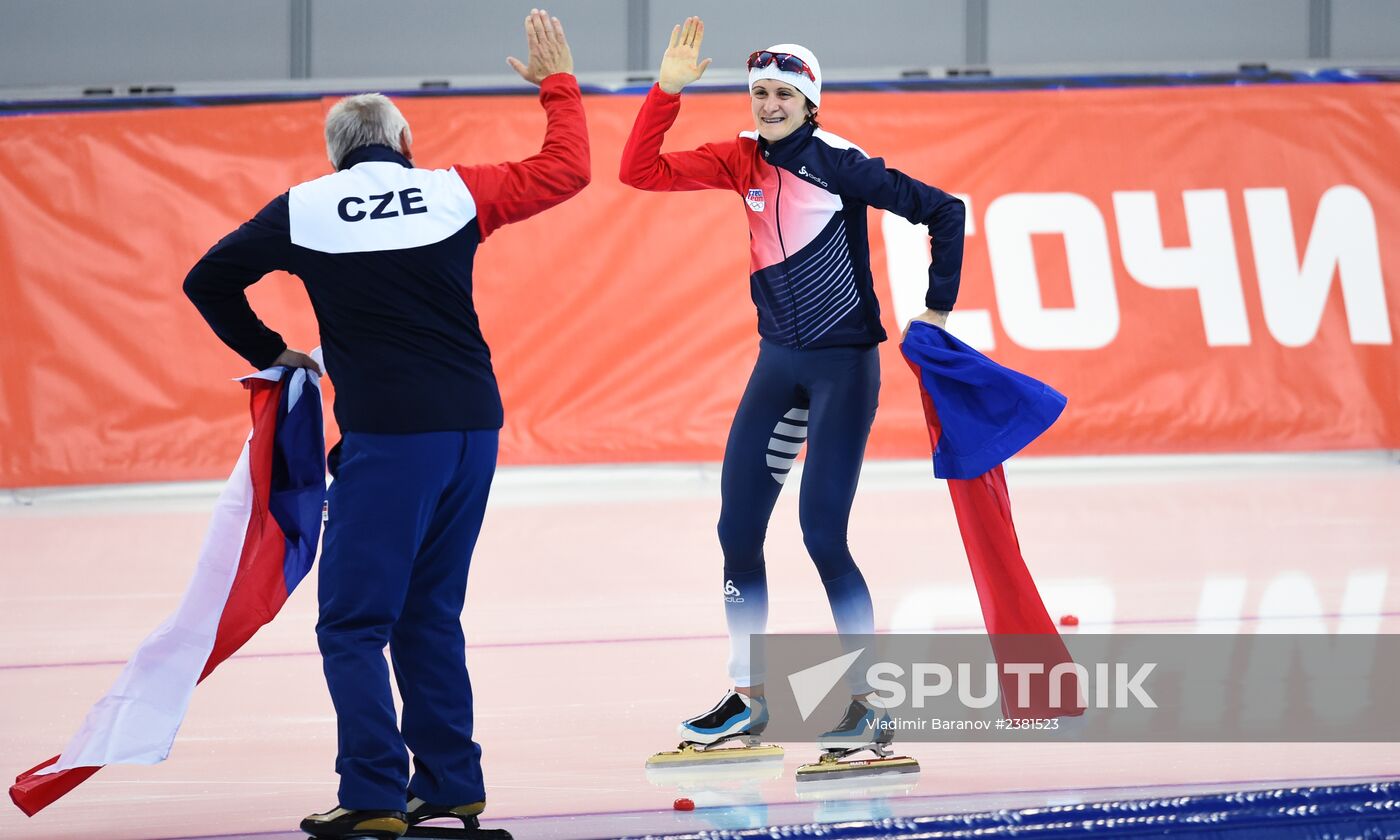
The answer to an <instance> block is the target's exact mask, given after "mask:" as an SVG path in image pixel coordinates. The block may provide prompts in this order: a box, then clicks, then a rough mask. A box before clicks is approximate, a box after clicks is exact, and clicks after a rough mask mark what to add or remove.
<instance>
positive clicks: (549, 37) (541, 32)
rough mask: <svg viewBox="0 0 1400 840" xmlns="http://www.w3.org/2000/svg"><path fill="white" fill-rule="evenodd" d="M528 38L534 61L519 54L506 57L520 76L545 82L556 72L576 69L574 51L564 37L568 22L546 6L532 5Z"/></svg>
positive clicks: (526, 23) (528, 20) (531, 80)
mask: <svg viewBox="0 0 1400 840" xmlns="http://www.w3.org/2000/svg"><path fill="white" fill-rule="evenodd" d="M525 41H526V43H528V44H529V46H530V63H529V64H525V63H523V62H521V60H520V59H518V58H516V57H515V56H510V57H509V58H507V59H506V63H507V64H509V65H510V68H511V69H512V70H514V71H515V72H517V73H519V74H520V78H522V79H524V80H525V81H527V82H529V83H530V84H532V85H537V84H539V83H540V82H543V81H544V80H545V79H546V78H548V77H549V76H553V75H554V74H555V73H573V72H574V54H573V52H571V51H570V50H569V42H568V41H567V40H566V39H565V38H564V24H562V23H560V22H559V18H557V17H556V18H552V17H550V16H549V12H546V11H544V10H543V9H531V10H530V14H528V15H526V16H525Z"/></svg>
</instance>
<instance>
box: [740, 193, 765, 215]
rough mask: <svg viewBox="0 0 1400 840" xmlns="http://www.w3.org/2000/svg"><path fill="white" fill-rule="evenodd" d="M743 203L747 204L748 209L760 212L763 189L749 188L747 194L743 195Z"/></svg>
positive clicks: (762, 205)
mask: <svg viewBox="0 0 1400 840" xmlns="http://www.w3.org/2000/svg"><path fill="white" fill-rule="evenodd" d="M744 203H745V204H747V205H749V209H750V210H752V211H754V212H755V213H762V212H763V208H764V203H763V190H749V194H748V195H746V196H744Z"/></svg>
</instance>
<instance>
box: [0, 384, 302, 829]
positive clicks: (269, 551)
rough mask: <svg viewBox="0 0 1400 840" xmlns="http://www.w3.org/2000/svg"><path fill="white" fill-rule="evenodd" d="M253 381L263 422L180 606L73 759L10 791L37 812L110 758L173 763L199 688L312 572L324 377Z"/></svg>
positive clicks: (116, 688)
mask: <svg viewBox="0 0 1400 840" xmlns="http://www.w3.org/2000/svg"><path fill="white" fill-rule="evenodd" d="M242 382H243V386H244V387H245V388H247V389H248V391H249V395H250V398H251V411H252V416H253V430H252V432H251V433H250V434H249V436H248V442H247V443H246V444H245V445H244V447H243V454H242V455H241V456H239V459H238V463H237V465H235V466H234V468H233V474H232V475H230V476H229V480H228V483H227V484H226V485H225V486H224V489H223V492H222V493H221V494H220V495H219V500H218V502H217V503H216V504H215V508H214V514H213V518H212V520H211V522H210V524H209V530H208V532H207V533H206V534H205V537H204V546H203V548H202V549H201V550H200V555H199V561H198V563H197V565H196V567H195V572H194V577H193V578H192V579H191V581H190V584H189V587H188V588H187V589H186V590H185V595H184V597H183V599H181V601H180V606H179V607H178V608H176V610H175V613H174V614H173V615H171V616H170V617H169V618H168V619H166V621H165V623H163V624H161V626H160V627H158V628H156V630H155V632H153V633H151V634H150V635H149V636H147V637H146V639H145V641H143V642H142V643H141V646H140V647H139V648H137V650H136V653H135V654H133V655H132V657H131V659H130V660H129V661H128V662H127V664H126V667H125V668H124V669H122V672H121V675H120V676H119V677H117V681H116V683H115V684H114V685H113V686H112V688H111V690H110V691H108V692H107V694H106V695H105V696H104V697H103V698H102V699H101V700H98V701H97V703H96V704H95V705H94V706H93V707H92V709H91V710H90V711H89V712H88V715H87V718H86V719H85V720H84V721H83V725H82V726H81V727H80V728H79V729H78V733H77V734H76V735H74V736H73V739H72V740H71V741H70V742H69V743H68V746H67V747H66V748H65V749H64V750H63V753H62V755H59V756H55V757H54V758H51V759H49V760H48V761H45V762H44V763H42V764H40V765H38V766H37V767H34V768H33V769H31V770H28V771H26V772H24V773H22V774H20V776H19V777H18V778H17V779H15V783H14V785H13V786H11V788H10V798H11V799H12V800H14V803H15V804H16V805H18V806H19V808H20V810H22V811H24V812H25V813H26V814H28V815H30V816H33V815H34V814H36V813H38V812H39V811H40V810H42V809H43V808H45V807H47V806H48V805H50V804H52V803H53V802H54V801H55V800H56V799H58V798H59V797H61V796H63V795H64V794H66V793H68V792H69V791H70V790H72V789H73V788H75V787H77V786H78V785H79V784H81V783H82V782H83V781H85V780H86V779H88V778H89V777H90V776H92V774H94V773H96V772H97V771H98V770H100V769H101V768H102V767H103V766H104V765H107V764H155V763H157V762H160V761H164V760H165V758H166V757H167V756H168V755H169V754H170V747H171V744H172V743H173V742H174V740H175V733H176V732H177V731H178V730H179V728H180V724H181V722H182V721H183V720H184V718H185V711H186V710H187V709H188V707H189V702H190V696H191V694H193V693H194V687H195V685H196V684H197V683H199V682H200V681H201V680H203V679H204V678H205V677H207V676H209V673H210V672H211V671H213V670H214V668H215V667H217V666H218V664H219V663H220V662H223V661H224V660H225V659H227V658H228V657H229V656H230V655H232V654H233V653H234V652H235V651H237V650H238V649H239V648H240V647H242V646H243V644H244V643H245V642H247V641H248V640H249V639H250V638H252V636H253V634H254V633H256V632H257V630H258V628H260V627H262V626H263V625H264V624H266V623H268V622H269V621H271V620H272V618H273V617H274V616H276V615H277V612H278V611H279V610H280V609H281V608H282V605H283V604H284V603H285V602H286V600H287V596H288V595H290V594H291V592H292V590H293V589H295V588H296V585H297V584H298V583H300V582H301V580H302V578H304V577H305V576H306V573H307V572H309V571H310V570H311V564H312V562H313V561H314V559H315V557H316V547H317V544H318V543H319V542H320V539H321V511H322V506H323V504H324V502H325V497H326V483H325V482H326V458H325V452H326V448H325V429H324V424H323V422H322V418H321V386H320V382H319V381H318V380H317V378H316V375H315V374H314V373H311V372H309V371H306V370H301V369H297V370H288V369H286V368H272V369H270V370H266V371H262V372H260V373H257V374H254V375H252V376H249V377H246V378H245V379H243V380H242Z"/></svg>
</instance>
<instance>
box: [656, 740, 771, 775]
mask: <svg viewBox="0 0 1400 840" xmlns="http://www.w3.org/2000/svg"><path fill="white" fill-rule="evenodd" d="M782 757H783V748H782V747H779V746H776V745H774V744H761V745H759V746H757V747H719V748H716V749H710V750H702V749H698V748H697V747H695V746H693V745H691V744H686V745H685V746H683V747H681V748H680V749H678V750H667V751H666V752H659V753H657V754H656V755H653V756H652V757H651V758H648V759H647V764H646V766H647V769H648V770H660V769H664V768H671V767H717V766H720V765H723V764H741V763H743V764H747V763H749V762H752V761H773V760H774V759H782Z"/></svg>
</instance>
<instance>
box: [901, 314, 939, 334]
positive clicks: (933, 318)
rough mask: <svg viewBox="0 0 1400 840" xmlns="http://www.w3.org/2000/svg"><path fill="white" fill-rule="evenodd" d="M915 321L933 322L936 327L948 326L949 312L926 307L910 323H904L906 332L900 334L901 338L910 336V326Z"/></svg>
mask: <svg viewBox="0 0 1400 840" xmlns="http://www.w3.org/2000/svg"><path fill="white" fill-rule="evenodd" d="M915 321H923V322H924V323H926V324H933V325H934V326H935V327H946V325H947V323H948V313H947V312H940V311H938V310H937V309H925V310H924V311H923V312H922V313H921V314H919V315H915V316H914V317H913V318H910V319H909V323H908V324H905V325H904V333H903V334H902V335H901V336H900V338H901V340H903V339H905V338H908V337H909V327H910V326H912V325H913V323H914V322H915Z"/></svg>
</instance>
